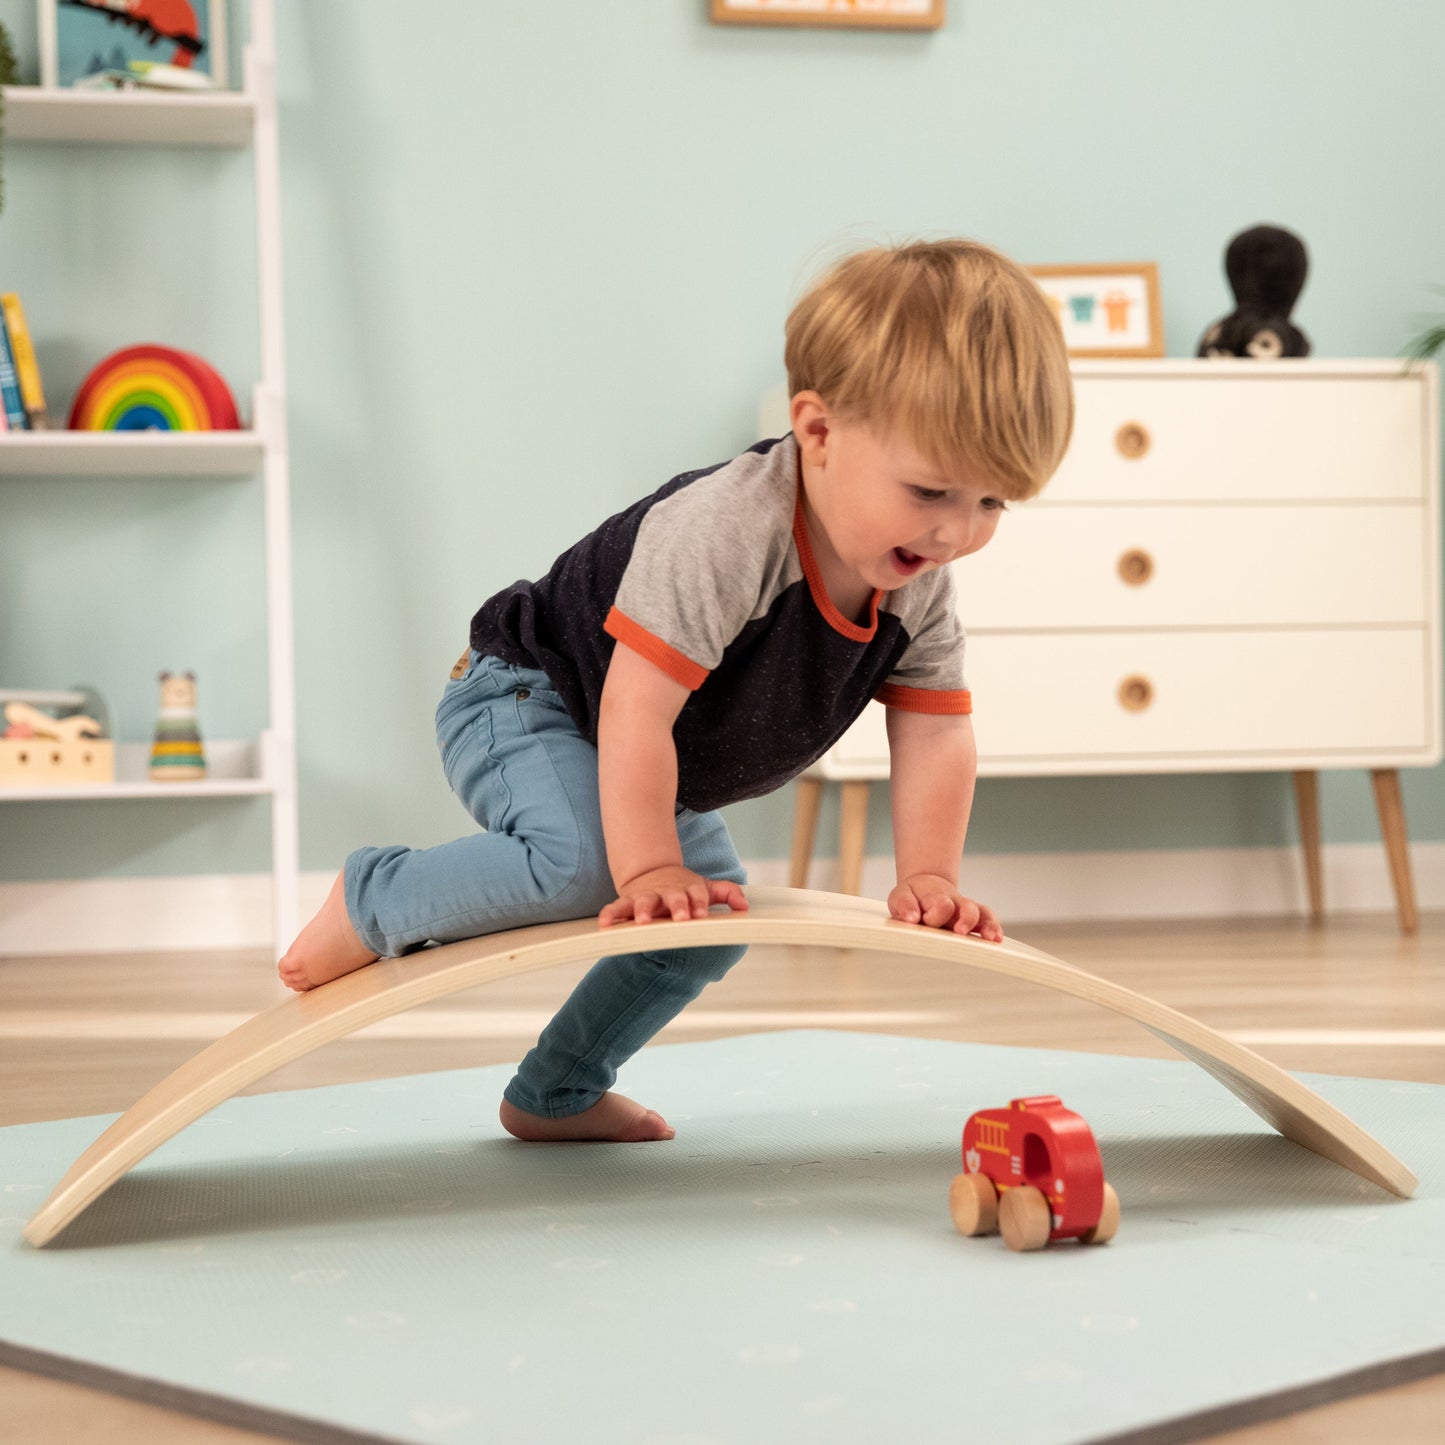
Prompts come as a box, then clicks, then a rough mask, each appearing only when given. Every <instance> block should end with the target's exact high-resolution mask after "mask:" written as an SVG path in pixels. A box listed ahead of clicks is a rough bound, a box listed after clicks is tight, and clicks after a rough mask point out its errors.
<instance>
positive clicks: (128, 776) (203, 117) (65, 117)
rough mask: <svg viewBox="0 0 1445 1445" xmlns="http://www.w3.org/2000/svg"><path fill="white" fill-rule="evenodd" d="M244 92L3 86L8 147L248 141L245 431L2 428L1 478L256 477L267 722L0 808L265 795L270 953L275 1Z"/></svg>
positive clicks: (282, 407)
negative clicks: (250, 221) (197, 752)
mask: <svg viewBox="0 0 1445 1445" xmlns="http://www.w3.org/2000/svg"><path fill="white" fill-rule="evenodd" d="M249 11H250V26H251V34H250V40H249V42H248V43H247V45H246V46H245V49H244V54H243V60H242V66H243V69H242V80H243V88H242V89H241V90H239V91H229V92H225V93H223V94H208V95H192V94H179V95H169V94H166V95H158V94H143V93H139V92H118V93H114V94H105V93H100V92H93V91H91V92H86V91H71V90H53V89H43V88H39V87H33V86H32V87H26V86H12V87H7V88H6V89H5V92H4V95H5V133H6V141H7V142H8V143H12V144H16V143H25V142H31V143H36V144H48V145H76V144H83V145H142V146H143V145H186V146H215V147H227V148H231V149H237V148H244V147H248V146H249V148H250V150H251V154H252V157H253V161H254V166H255V183H256V184H255V196H256V227H257V240H258V244H257V257H258V276H257V304H258V309H259V316H260V339H261V376H260V381H259V382H258V383H257V385H256V388H255V391H254V393H253V396H252V418H253V419H252V429H251V430H249V431H237V432H189V433H174V432H171V433H166V432H150V433H124V434H123V433H114V432H110V433H106V432H70V431H51V432H7V433H4V434H0V482H3V479H4V478H6V477H20V476H25V477H34V476H47V477H65V476H75V477H80V476H88V477H97V476H102V477H113V478H115V479H116V482H117V485H123V484H124V481H125V479H126V478H128V477H140V476H144V477H163V476H174V477H177V478H184V477H198V476H206V477H216V476H225V477H235V478H238V479H240V478H247V477H255V476H257V475H258V474H259V476H260V479H261V485H262V488H263V499H264V513H265V521H264V531H265V538H264V545H265V553H266V607H267V618H266V631H267V683H268V697H269V716H268V722H267V727H266V728H265V730H264V731H263V732H262V734H261V736H260V737H259V738H255V739H239V740H226V739H212V738H209V737H208V738H207V739H206V757H207V764H208V773H209V776H208V777H207V778H206V779H205V780H204V781H203V782H197V783H153V782H151V781H150V780H149V779H148V777H147V775H146V763H147V760H148V755H149V745H148V744H144V743H129V744H126V743H122V744H120V745H118V746H117V748H116V781H115V782H114V783H110V784H105V785H86V786H80V787H57V786H50V787H33V788H21V787H5V788H0V802H18V801H25V802H55V803H61V802H72V801H77V802H78V801H83V800H85V801H97V800H105V799H120V798H126V799H145V798H151V799H159V800H164V801H167V802H171V803H176V802H182V801H185V800H187V799H197V798H226V797H255V796H267V797H269V798H270V799H271V873H272V922H273V928H274V933H275V939H276V941H277V944H278V946H279V945H280V944H281V943H283V942H284V941H286V940H288V939H289V938H290V937H291V936H292V935H293V934H294V933H295V931H296V927H297V922H298V917H297V915H298V898H297V895H298V888H299V866H300V865H299V841H298V825H297V802H296V697H295V662H294V656H295V654H294V644H293V640H292V595H291V522H290V474H289V461H288V455H287V445H286V370H285V352H284V340H283V335H284V333H283V309H282V290H281V213H280V147H279V137H278V131H277V120H276V85H275V74H276V36H275V16H274V10H273V0H251V3H250V6H249Z"/></svg>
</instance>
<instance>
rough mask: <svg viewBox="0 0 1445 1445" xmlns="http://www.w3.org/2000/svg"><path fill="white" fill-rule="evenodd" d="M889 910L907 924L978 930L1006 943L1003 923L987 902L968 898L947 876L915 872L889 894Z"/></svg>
mask: <svg viewBox="0 0 1445 1445" xmlns="http://www.w3.org/2000/svg"><path fill="white" fill-rule="evenodd" d="M888 913H889V916H890V917H892V918H897V919H899V920H901V921H902V922H904V923H921V924H923V925H924V926H925V927H927V928H948V929H951V930H952V931H953V932H954V933H976V934H978V936H979V937H980V938H982V939H984V940H985V941H986V942H988V943H1002V942H1003V926H1002V925H1001V924H1000V923H999V921H998V915H997V914H996V913H995V912H994V911H993V909H992V908H990V907H989V906H988V904H986V903H975V902H974V900H973V899H972V898H965V897H964V896H963V894H962V893H960V892H959V891H958V889H957V888H956V887H955V886H954V885H953V884H952V883H950V882H949V881H948V880H947V879H946V878H939V877H937V876H936V875H935V874H932V873H916V874H914V876H913V877H912V878H905V879H904V880H903V881H902V882H901V883H900V884H899V885H898V886H897V887H896V888H895V889H894V890H893V892H892V893H890V894H889V895H888Z"/></svg>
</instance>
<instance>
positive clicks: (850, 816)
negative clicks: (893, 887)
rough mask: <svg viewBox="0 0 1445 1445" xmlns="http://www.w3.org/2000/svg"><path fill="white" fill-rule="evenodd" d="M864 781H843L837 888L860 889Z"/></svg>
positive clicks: (865, 840)
mask: <svg viewBox="0 0 1445 1445" xmlns="http://www.w3.org/2000/svg"><path fill="white" fill-rule="evenodd" d="M869 786H870V785H869V784H868V783H844V784H843V805H842V806H843V817H842V826H841V830H840V837H839V842H838V872H839V882H838V888H839V891H840V892H842V893H854V894H858V893H861V892H862V891H863V850H864V848H865V847H867V844H868V788H869Z"/></svg>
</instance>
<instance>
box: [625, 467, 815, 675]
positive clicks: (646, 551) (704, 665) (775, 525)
mask: <svg viewBox="0 0 1445 1445" xmlns="http://www.w3.org/2000/svg"><path fill="white" fill-rule="evenodd" d="M768 463H769V458H767V457H762V456H757V455H754V454H746V455H744V456H742V457H739V458H738V459H737V460H736V461H734V462H732V463H730V464H729V465H728V466H727V467H725V468H723V469H722V470H721V471H719V472H717V473H715V474H714V475H713V476H711V477H707V478H704V479H703V480H702V481H699V482H695V483H693V485H691V486H689V487H686V488H684V489H683V490H681V491H679V492H677V493H675V494H674V495H673V496H671V497H669V498H667V499H666V500H665V501H663V502H660V503H658V504H657V506H655V507H653V508H652V509H651V510H650V511H649V512H648V514H647V516H646V517H645V518H644V519H643V522H642V525H641V527H640V528H639V529H638V533H637V539H636V542H635V543H634V545H633V549H632V556H631V558H630V559H629V560H628V564H627V569H626V571H625V572H624V573H623V576H622V581H621V583H620V584H619V586H618V589H617V596H616V599H615V601H614V603H613V606H612V611H611V612H610V613H609V615H608V617H607V620H606V624H605V626H606V630H607V631H608V633H610V634H611V635H612V636H613V637H614V638H616V639H617V640H618V641H619V642H622V643H625V644H626V645H627V646H628V647H630V648H632V649H633V650H634V651H635V652H639V653H641V654H642V656H644V657H646V658H647V659H648V660H649V661H650V662H653V663H655V664H656V665H657V666H658V667H660V668H662V670H663V671H664V672H666V673H667V674H668V675H669V676H670V677H672V678H674V679H675V680H676V681H678V682H681V683H682V684H684V686H686V687H689V688H691V689H693V690H694V691H696V689H697V688H699V687H701V686H702V684H703V682H704V681H706V679H707V675H708V673H709V672H711V671H712V669H713V668H715V667H716V666H717V665H718V663H719V662H720V661H721V660H722V655H723V651H724V649H725V648H726V647H727V645H728V644H729V643H730V642H731V641H732V640H733V639H734V638H735V637H736V636H737V635H738V633H739V632H741V631H742V630H743V628H744V627H745V626H746V625H747V623H748V622H749V621H750V620H751V619H752V618H754V617H761V616H763V615H764V614H765V613H766V612H767V609H768V606H769V604H770V603H771V601H772V599H773V596H774V595H775V593H776V590H777V587H778V585H779V583H780V582H781V581H782V580H783V577H782V574H783V571H784V568H785V562H786V554H787V549H788V545H789V541H790V538H791V535H792V534H791V530H790V524H791V513H790V512H789V511H788V510H787V497H786V495H785V494H784V493H785V489H784V488H781V487H779V486H776V485H769V478H768V477H767V476H766V475H765V472H766V469H767V466H768ZM773 465H774V466H776V462H774V463H773Z"/></svg>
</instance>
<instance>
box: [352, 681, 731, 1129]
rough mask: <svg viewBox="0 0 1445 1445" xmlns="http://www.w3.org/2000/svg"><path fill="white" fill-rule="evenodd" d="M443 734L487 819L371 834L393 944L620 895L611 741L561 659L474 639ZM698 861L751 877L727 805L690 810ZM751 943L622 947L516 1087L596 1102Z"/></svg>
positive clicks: (556, 1098)
mask: <svg viewBox="0 0 1445 1445" xmlns="http://www.w3.org/2000/svg"><path fill="white" fill-rule="evenodd" d="M436 727H437V746H438V747H439V748H440V749H441V755H442V768H443V770H444V771H445V773H446V777H447V781H448V782H449V783H450V784H451V787H452V791H453V792H454V793H455V794H456V795H457V797H458V798H459V799H460V800H461V802H462V805H463V806H464V807H465V808H466V810H467V812H469V813H470V814H471V815H472V817H473V818H475V819H476V821H477V822H478V823H479V824H481V826H482V827H483V828H484V829H485V830H486V831H485V832H482V833H473V834H470V835H469V836H467V837H465V838H459V839H458V840H457V841H456V842H454V843H444V844H442V845H441V846H440V847H437V848H360V849H358V850H357V851H356V852H355V853H353V854H352V855H351V856H350V857H349V858H348V859H347V860H346V870H345V879H346V908H347V912H348V914H349V915H350V918H351V925H352V927H353V928H355V930H356V933H357V936H358V937H359V938H360V939H361V940H362V941H363V942H364V943H365V944H366V945H367V947H368V948H371V949H374V950H375V951H376V952H377V953H378V954H381V955H382V956H384V957H395V956H396V955H398V954H402V953H407V952H410V951H411V950H412V949H415V948H418V947H420V946H421V945H422V944H424V943H427V942H428V941H435V942H437V943H450V942H452V941H454V940H456V939H459V938H475V937H476V936H478V935H479V934H483V933H498V932H501V931H502V930H504V929H508V928H524V927H526V926H528V925H529V924H533V923H552V922H556V921H557V920H559V919H567V918H586V917H589V916H591V915H593V914H596V913H597V912H598V911H599V910H600V909H602V908H604V907H605V906H606V905H607V904H608V903H610V902H611V901H612V900H613V899H614V898H615V897H616V896H617V890H616V889H615V888H614V887H613V883H612V876H611V874H610V873H609V871H608V868H607V851H606V847H605V844H604V842H603V836H602V810H601V804H600V802H599V800H598V787H597V749H596V748H595V747H593V745H592V744H591V743H589V742H587V741H586V740H585V739H584V738H583V737H582V735H581V734H580V733H579V732H578V731H577V726H576V724H575V723H574V722H573V721H572V718H571V715H570V714H569V713H568V712H567V709H566V708H565V707H564V706H563V705H562V699H561V698H560V697H559V696H558V695H557V693H556V691H555V690H554V689H553V687H552V682H551V679H550V678H548V676H547V675H546V673H544V672H538V671H536V670H535V669H531V668H525V667H515V666H513V665H512V664H511V663H507V662H503V661H502V660H501V659H500V658H496V657H483V656H481V655H479V654H478V653H476V652H472V653H471V655H470V659H469V665H468V667H467V669H466V671H465V672H464V674H463V675H462V676H461V677H458V678H453V679H452V680H451V681H449V682H448V683H447V685H446V689H445V690H444V692H443V693H442V700H441V702H440V704H439V705H438V707H437V715H436ZM677 833H678V839H679V841H680V842H681V844H682V856H683V861H684V862H685V863H686V864H687V866H688V867H689V868H690V869H692V870H693V872H695V873H700V874H701V875H702V876H703V877H704V878H724V879H729V880H731V881H732V882H735V883H744V882H746V881H747V880H746V875H745V874H744V871H743V868H742V865H741V864H740V863H739V862H738V855H737V850H736V849H735V848H734V847H733V842H732V839H731V838H730V837H729V836H728V830H727V825H726V824H725V823H724V822H723V820H722V816H721V815H720V814H718V813H694V812H692V811H690V810H689V809H687V808H679V809H678V810H677ZM746 952H747V950H746V948H674V949H658V950H655V951H653V952H649V953H627V954H618V955H615V956H612V957H609V958H604V959H602V960H601V961H600V962H598V963H597V964H596V965H595V966H594V967H593V968H592V969H591V970H590V971H589V972H588V973H587V975H586V976H585V977H584V978H583V980H582V981H581V983H579V984H578V985H577V987H576V989H574V990H573V993H572V996H571V997H570V998H569V999H568V1000H567V1002H566V1003H565V1004H563V1006H562V1008H561V1010H560V1011H559V1012H558V1014H557V1016H556V1018H554V1019H553V1020H552V1022H551V1023H550V1024H548V1025H547V1027H546V1029H545V1030H543V1033H542V1037H541V1038H540V1039H539V1040H538V1041H537V1046H536V1047H535V1048H534V1049H532V1050H531V1052H530V1053H528V1055H527V1057H526V1058H525V1059H523V1060H522V1063H521V1064H520V1066H519V1067H518V1070H517V1074H516V1077H515V1078H513V1080H512V1082H511V1083H510V1084H508V1086H507V1088H506V1091H505V1094H506V1097H507V1099H509V1100H510V1101H511V1102H512V1103H513V1104H515V1105H516V1106H517V1108H519V1109H522V1110H525V1111H526V1112H527V1113H529V1114H541V1115H543V1116H545V1117H547V1118H563V1117H565V1116H567V1115H569V1114H577V1113H580V1112H581V1111H582V1110H583V1109H588V1108H591V1106H592V1105H593V1104H595V1103H596V1102H597V1101H598V1099H600V1098H601V1097H602V1095H603V1094H604V1093H605V1092H606V1091H607V1090H608V1089H610V1088H611V1087H612V1084H613V1081H614V1080H615V1079H616V1077H617V1070H618V1068H619V1067H620V1066H621V1065H622V1064H623V1063H625V1062H626V1061H627V1060H628V1059H629V1058H631V1057H632V1055H633V1054H635V1053H636V1052H637V1050H638V1049H640V1048H641V1047H642V1046H643V1044H645V1043H646V1042H647V1041H648V1040H649V1039H650V1038H651V1037H652V1036H653V1035H654V1034H655V1033H657V1032H658V1030H659V1029H661V1028H662V1027H663V1026H664V1025H665V1024H667V1023H668V1022H669V1021H670V1020H672V1019H673V1018H675V1017H676V1016H677V1014H679V1013H680V1012H681V1011H682V1010H683V1008H685V1007H686V1006H687V1005H688V1004H689V1003H691V1002H692V1000H693V999H695V998H696V997H697V996H698V994H700V993H701V992H702V991H703V989H704V988H705V987H706V986H707V985H708V984H709V983H712V982H714V981H716V980H717V979H720V978H722V976H723V975H724V974H725V973H726V972H727V971H728V970H729V969H730V968H731V967H732V966H733V965H734V964H735V963H736V962H737V961H738V960H739V959H740V958H741V957H742V956H743V954H744V953H746Z"/></svg>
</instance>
